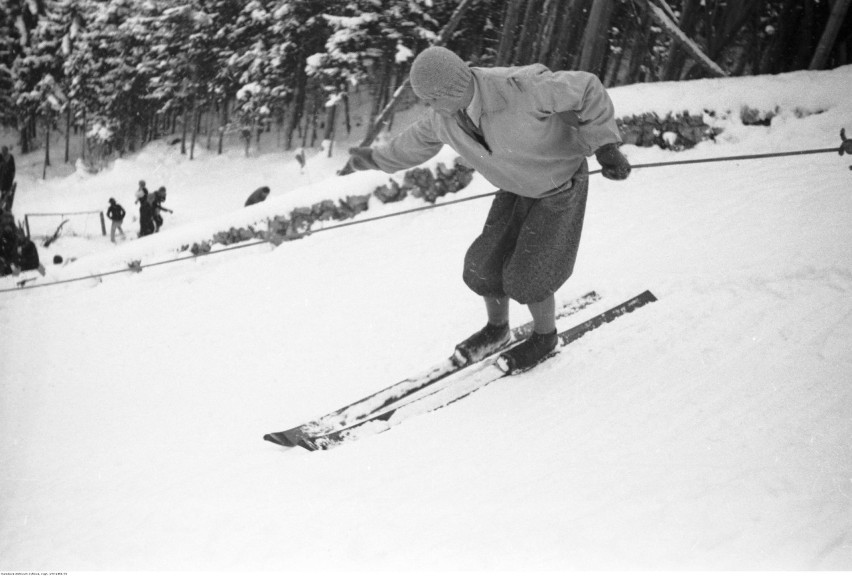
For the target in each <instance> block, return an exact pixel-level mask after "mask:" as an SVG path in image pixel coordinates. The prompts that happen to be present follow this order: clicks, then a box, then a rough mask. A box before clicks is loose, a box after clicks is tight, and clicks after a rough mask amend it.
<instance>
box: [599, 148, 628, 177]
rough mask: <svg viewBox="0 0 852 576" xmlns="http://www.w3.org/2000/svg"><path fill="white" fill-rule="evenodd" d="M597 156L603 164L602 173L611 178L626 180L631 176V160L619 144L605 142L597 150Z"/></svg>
mask: <svg viewBox="0 0 852 576" xmlns="http://www.w3.org/2000/svg"><path fill="white" fill-rule="evenodd" d="M595 157H596V158H597V159H598V163H599V164H600V165H601V174H603V177H604V178H609V179H610V180H624V179H625V178H627V177H628V176H630V170H631V168H630V162H628V161H627V158H626V157H625V156H624V154H622V153H621V151H620V150H619V149H618V145H617V144H604V145H603V146H601V147H600V148H598V151H597V152H595Z"/></svg>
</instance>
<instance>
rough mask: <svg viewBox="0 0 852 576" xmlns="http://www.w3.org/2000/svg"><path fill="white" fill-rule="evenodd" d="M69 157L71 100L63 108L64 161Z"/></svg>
mask: <svg viewBox="0 0 852 576" xmlns="http://www.w3.org/2000/svg"><path fill="white" fill-rule="evenodd" d="M70 159H71V102H69V103H68V108H67V109H66V110H65V163H66V164H68V161H69V160H70Z"/></svg>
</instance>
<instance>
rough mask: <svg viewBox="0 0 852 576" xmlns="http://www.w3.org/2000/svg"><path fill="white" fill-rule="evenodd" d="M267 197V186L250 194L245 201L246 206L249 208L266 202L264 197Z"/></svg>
mask: <svg viewBox="0 0 852 576" xmlns="http://www.w3.org/2000/svg"><path fill="white" fill-rule="evenodd" d="M267 196H269V186H261V187H260V188H258V189H257V190H255V191H254V192H252V193H251V196H249V197H248V200H246V206H251V205H252V204H259V203H260V202H263V201H264V200H266V197H267Z"/></svg>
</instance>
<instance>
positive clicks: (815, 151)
mask: <svg viewBox="0 0 852 576" xmlns="http://www.w3.org/2000/svg"><path fill="white" fill-rule="evenodd" d="M837 151H838V150H837V148H816V149H811V150H796V151H792V152H770V153H766V154H744V155H740V156H719V157H716V158H699V159H695V160H673V161H670V162H652V163H648V164H634V165H633V166H632V168H633V169H641V168H661V167H664V166H675V165H682V164H706V163H709V162H730V161H735V160H755V159H762V158H779V157H783V156H802V155H806V154H824V153H826V152H837ZM600 173H601V170H592V171H590V172H589V175H590V176H591V175H593V174H600ZM498 192H499V191H497V190H495V191H494V192H486V193H484V194H476V195H474V196H469V197H467V198H459V199H457V200H449V201H447V202H441V203H440V204H430V205H427V206H419V207H417V208H409V209H407V210H401V211H399V212H392V213H390V214H383V215H381V216H372V217H369V218H364V219H362V220H352V221H349V222H341V223H339V224H334V225H333V226H327V227H324V228H318V229H316V230H307V231H305V232H299V233H297V234H295V235H293V236H291V237H289V238H288V240H298V239H300V238H304V237H305V236H310V235H312V234H318V233H320V232H327V231H329V230H337V229H339V228H346V227H348V226H356V225H359V224H368V223H370V222H377V221H379V220H385V219H387V218H395V217H397V216H404V215H406V214H413V213H415V212H423V211H426V210H433V209H435V208H441V207H444V206H452V205H454V204H461V203H462V202H471V201H473V200H482V199H483V198H489V197H491V196H496V195H497V194H498ZM266 243H267V241H266V240H260V241H257V242H251V243H249V244H240V245H237V246H230V247H226V248H222V249H221V250H216V251H215V252H202V253H200V254H193V255H192V256H182V257H180V258H172V259H170V260H163V261H162V262H153V263H151V264H143V265H140V266H139V267H137V268H135V269H134V268H129V267H128V268H125V269H123V270H112V271H109V272H103V273H101V274H90V275H88V276H81V277H78V278H69V279H67V280H57V281H55V282H49V283H46V284H33V285H32V286H26V285H24V286H18V287H16V288H3V289H0V293H4V292H19V291H22V290H32V289H34V288H45V287H48V286H57V285H59V284H69V283H71V282H80V281H83V280H91V279H94V278H103V277H104V276H112V275H115V274H124V273H127V272H140V271H141V270H143V269H145V268H153V267H155V266H162V265H164V264H172V263H174V262H182V261H185V260H192V259H196V258H200V257H202V256H212V255H214V254H221V253H224V252H230V251H232V250H242V249H243V248H251V247H253V246H259V245H261V244H266Z"/></svg>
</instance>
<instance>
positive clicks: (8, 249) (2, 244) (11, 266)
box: [0, 219, 18, 276]
mask: <svg viewBox="0 0 852 576" xmlns="http://www.w3.org/2000/svg"><path fill="white" fill-rule="evenodd" d="M13 222H14V220H13ZM17 260H18V235H17V233H16V232H15V227H14V224H13V225H9V224H8V223H7V222H6V220H5V219H3V220H0V276H6V275H7V274H12V273H17V270H16V267H17Z"/></svg>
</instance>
